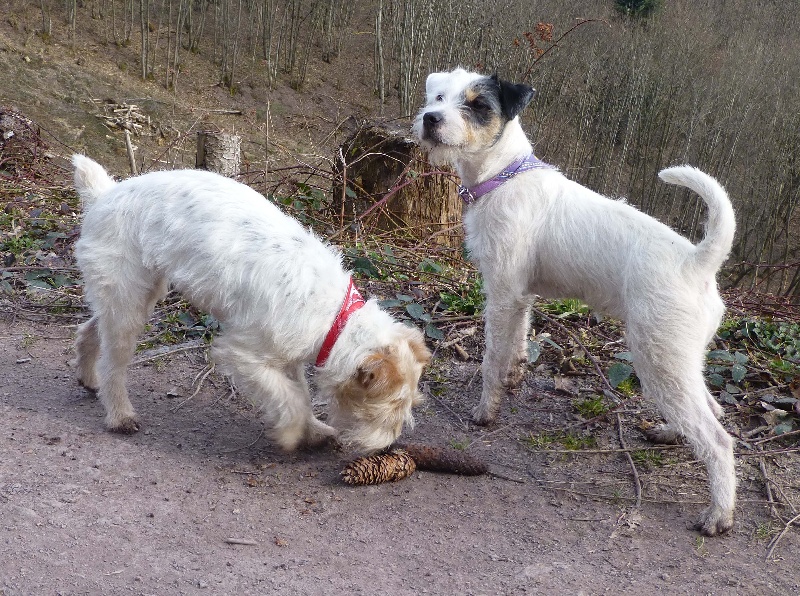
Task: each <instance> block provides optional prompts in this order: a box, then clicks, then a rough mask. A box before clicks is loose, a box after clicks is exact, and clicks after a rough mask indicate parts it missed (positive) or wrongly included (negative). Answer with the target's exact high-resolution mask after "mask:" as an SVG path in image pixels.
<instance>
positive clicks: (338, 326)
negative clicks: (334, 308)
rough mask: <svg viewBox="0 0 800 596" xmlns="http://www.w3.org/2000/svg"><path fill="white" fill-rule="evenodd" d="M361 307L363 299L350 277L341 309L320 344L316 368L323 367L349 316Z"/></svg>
mask: <svg viewBox="0 0 800 596" xmlns="http://www.w3.org/2000/svg"><path fill="white" fill-rule="evenodd" d="M362 306H364V298H363V297H362V296H361V294H359V293H358V289H356V287H355V286H354V285H353V278H352V277H351V278H350V283H349V284H347V293H346V294H345V296H344V302H342V308H340V309H339V314H338V315H336V318H335V319H334V320H333V325H331V329H330V331H328V335H326V336H325V341H324V342H322V347H321V348H320V349H319V355H318V356H317V362H316V366H317V367H321V366H324V365H325V362H326V361H327V360H328V356H330V354H331V350H332V349H333V344H335V343H336V340H337V339H339V335H341V333H342V329H344V326H345V325H346V324H347V320H348V319H349V318H350V315H352V314H353V313H354V312H356V311H357V310H358V309H359V308H361V307H362Z"/></svg>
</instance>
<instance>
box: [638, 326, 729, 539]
mask: <svg viewBox="0 0 800 596" xmlns="http://www.w3.org/2000/svg"><path fill="white" fill-rule="evenodd" d="M681 343H683V345H681ZM686 343H687V342H675V343H674V344H672V345H675V346H680V350H685V352H684V353H680V352H677V351H676V352H675V353H672V354H668V353H665V350H664V348H663V346H666V345H670V342H669V340H668V339H667V340H664V339H663V338H662V342H660V345H661V346H662V347H661V348H660V349H657V348H656V349H653V350H644V351H643V350H642V349H641V346H640V345H639V346H637V345H636V344H637V342H635V341H631V334H630V326H629V345H630V347H631V351H632V352H633V355H634V365H635V367H636V372H637V374H638V375H639V379H640V380H641V382H642V389H643V392H644V394H645V395H647V396H650V397H652V398H653V399H655V401H656V404H657V405H658V407H659V410H661V413H662V414H663V416H664V418H666V420H667V422H668V424H669V428H670V429H672V430H673V431H674V432H675V433H677V434H680V435H682V436H683V437H685V438H686V440H687V441H688V443H689V444H690V445H691V446H692V448H693V449H694V452H695V454H696V455H697V457H698V459H700V460H701V461H702V462H703V463H704V464H705V466H706V470H707V472H708V480H709V485H710V488H711V505H710V506H709V507H708V508H707V509H706V510H705V511H704V512H703V513H702V515H701V517H700V521H699V522H698V523H697V525H696V528H697V529H698V530H700V531H701V532H702V533H703V534H705V535H706V536H715V535H717V534H722V533H725V532H727V531H728V530H730V529H731V528H732V527H733V511H734V506H735V501H736V473H735V470H734V459H733V439H732V438H731V436H730V435H729V434H728V433H727V432H726V431H725V429H724V428H723V426H722V425H721V424H720V422H719V421H718V420H717V416H716V414H717V413H719V412H720V411H721V408H719V406H717V408H716V409H715V408H712V407H711V405H710V403H709V398H710V394H709V393H708V390H707V389H706V387H705V383H704V379H703V374H702V367H701V358H702V357H701V356H698V355H697V354H698V353H699V352H700V351H701V350H700V349H699V342H698V346H696V347H697V348H698V349H691V348H692V347H691V346H687V345H686ZM653 347H654V348H655V346H653Z"/></svg>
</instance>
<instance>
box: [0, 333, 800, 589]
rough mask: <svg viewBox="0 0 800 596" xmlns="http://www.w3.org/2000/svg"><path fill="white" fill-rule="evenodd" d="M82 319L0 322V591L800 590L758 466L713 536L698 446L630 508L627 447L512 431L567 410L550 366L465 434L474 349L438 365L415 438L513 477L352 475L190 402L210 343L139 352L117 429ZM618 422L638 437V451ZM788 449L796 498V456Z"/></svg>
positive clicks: (789, 540)
mask: <svg viewBox="0 0 800 596" xmlns="http://www.w3.org/2000/svg"><path fill="white" fill-rule="evenodd" d="M71 333H72V330H71V329H70V328H69V327H65V326H61V325H55V324H51V325H42V324H32V323H16V324H8V323H2V324H0V375H2V378H3V379H4V380H5V382H4V384H3V387H2V389H0V520H1V521H0V594H2V595H10V594H122V593H132V594H159V595H164V594H192V593H209V594H234V593H235V594H271V593H280V594H378V593H382V594H392V595H402V594H426V593H428V594H487V595H497V594H521V593H532V594H601V593H610V594H623V593H624V594H644V593H653V592H655V593H659V594H684V593H685V594H698V593H703V594H797V593H800V572H798V570H797V565H796V556H797V552H798V548H800V533H798V532H797V530H792V531H789V532H787V533H786V535H785V536H784V537H783V539H782V540H781V542H780V544H779V546H778V547H777V548H776V551H775V559H776V560H772V561H768V562H767V561H765V555H766V552H767V543H768V540H769V537H767V538H759V536H760V534H759V531H763V530H764V529H765V528H771V531H772V534H773V535H774V534H775V532H776V531H779V530H780V529H782V525H780V524H778V523H777V522H774V521H773V522H770V518H769V515H768V511H767V508H766V506H765V505H764V503H763V501H764V495H763V483H762V481H761V478H760V477H759V476H758V469H757V467H753V465H751V462H749V460H748V461H745V460H744V459H741V458H740V459H739V460H738V471H740V472H741V485H740V488H739V499H740V501H741V504H740V507H739V509H738V517H737V524H736V527H735V530H734V532H733V533H732V534H731V535H730V536H726V537H723V538H718V539H707V540H703V539H702V538H699V537H698V535H697V534H696V533H695V532H693V531H690V530H688V529H687V527H686V526H687V525H688V524H690V522H691V521H692V519H693V517H694V516H695V514H696V513H697V512H698V511H699V510H700V508H701V507H702V505H700V504H694V502H704V501H705V499H706V494H705V490H706V489H705V474H704V471H703V470H702V468H700V467H699V465H697V464H693V463H690V460H691V459H692V458H691V455H690V453H689V452H688V451H687V450H685V449H678V450H674V451H670V452H668V453H669V454H670V455H669V458H667V459H666V461H667V462H668V465H661V466H656V467H653V468H642V469H640V474H641V475H642V480H643V483H644V498H645V501H644V504H643V505H642V507H641V509H640V510H639V511H638V512H636V511H632V510H631V509H630V508H628V507H626V506H625V504H630V501H629V500H626V499H627V497H630V496H631V495H632V483H631V480H630V468H628V464H627V462H626V461H625V459H624V458H623V457H622V456H621V455H620V454H618V453H617V454H614V453H612V454H596V455H578V456H572V455H563V454H553V453H550V454H545V453H541V452H540V451H537V450H534V449H532V448H531V447H529V446H527V445H526V444H525V443H524V442H523V441H520V440H519V439H520V437H521V436H525V435H526V434H528V433H530V432H531V431H533V432H538V431H541V430H543V429H544V428H546V427H547V426H548V425H551V426H552V425H556V426H558V425H562V426H563V425H564V424H566V423H568V411H569V399H568V398H564V397H557V396H554V395H552V394H550V393H548V392H546V391H545V390H544V388H545V387H546V381H544V380H539V379H535V378H533V377H531V378H530V379H528V380H527V381H526V385H525V387H524V388H523V389H522V390H521V391H520V393H519V394H517V395H516V396H514V397H513V398H512V400H511V402H510V404H507V405H506V408H505V410H504V418H503V420H502V422H501V423H500V424H499V425H498V426H497V427H495V428H493V429H488V430H486V429H480V428H474V427H472V425H467V426H465V425H464V424H463V423H462V421H466V420H467V419H468V412H469V407H470V406H471V405H472V404H473V403H474V402H475V400H476V399H477V385H478V383H477V382H472V384H470V380H471V379H472V377H473V375H474V373H475V367H476V366H477V364H476V363H475V362H472V361H470V362H468V363H465V364H456V363H455V362H451V361H447V360H437V361H436V362H435V363H434V367H433V368H432V370H431V372H430V374H428V375H427V377H426V378H427V380H428V383H429V386H428V387H429V389H430V390H431V398H430V399H429V401H428V403H427V405H426V406H425V407H424V408H423V409H422V410H421V411H420V412H419V415H418V425H417V428H416V430H415V431H413V433H411V434H410V435H408V436H407V437H405V438H407V439H412V440H415V441H420V442H426V443H431V444H434V443H435V444H445V445H446V444H448V443H450V444H453V443H458V444H459V445H461V446H464V445H467V444H468V445H469V446H468V449H469V451H470V453H472V454H474V455H476V456H479V457H481V458H483V459H484V460H486V461H487V462H489V463H490V464H491V465H492V468H493V470H494V471H496V472H498V473H499V474H500V475H502V476H506V477H508V478H513V479H517V480H519V481H520V482H515V481H512V480H509V479H505V478H501V477H498V476H481V477H475V478H462V477H455V476H446V475H436V474H431V473H425V472H418V473H416V474H415V475H414V476H412V477H411V478H410V479H407V480H405V481H402V482H399V483H397V484H384V485H379V486H374V487H355V488H353V487H348V486H345V485H343V484H342V483H341V482H340V481H339V478H338V471H339V470H340V469H341V467H342V465H343V462H344V461H345V460H344V458H345V456H344V455H342V454H337V453H330V452H327V453H300V454H296V455H283V454H281V453H279V452H278V451H277V450H276V449H275V448H273V446H272V445H270V444H269V442H268V441H267V440H266V439H265V438H264V436H263V434H262V427H261V425H260V423H259V422H258V421H256V420H255V417H254V415H253V413H252V412H251V411H250V410H249V409H248V408H246V407H244V406H242V404H241V403H240V401H239V399H238V398H235V399H234V398H231V397H230V394H229V391H228V388H227V386H226V384H225V382H224V380H223V379H220V378H216V377H214V376H213V375H212V376H210V377H209V378H208V379H207V380H206V382H205V384H204V385H203V388H202V390H201V391H200V392H199V393H198V394H197V395H196V396H195V397H194V398H192V399H191V400H190V401H188V402H186V401H185V400H186V398H187V397H188V396H189V395H191V393H192V391H193V390H192V380H193V379H194V378H195V376H196V375H197V374H198V373H199V372H201V371H202V369H203V365H204V363H203V356H202V353H201V352H200V351H198V350H195V351H187V352H183V353H180V354H176V355H174V356H170V357H169V358H167V359H165V360H163V361H158V362H157V363H156V362H153V363H149V364H146V365H140V366H136V367H134V368H133V370H132V372H131V379H130V386H131V388H132V397H133V401H134V404H135V405H136V406H137V407H138V410H139V412H140V415H141V418H142V422H143V428H144V430H143V431H142V432H140V433H138V434H137V435H135V436H130V437H126V436H118V435H113V434H110V433H107V432H105V431H104V430H103V425H102V412H101V407H100V405H99V404H98V403H96V401H95V400H94V398H91V397H89V396H88V395H87V394H86V393H85V392H84V391H83V390H82V389H80V388H79V387H78V385H77V383H76V382H75V379H74V376H73V375H72V373H71V371H70V370H69V368H68V366H67V364H66V361H67V360H68V358H69V355H68V350H69V349H70V343H71V342H70V339H69V338H70V336H71ZM433 379H436V381H435V382H434V380H433ZM479 379H480V378H479V376H478V377H477V378H476V381H479ZM168 394H169V395H168ZM174 394H177V396H173V395H174ZM184 402H185V403H184ZM179 406H180V407H179ZM625 420H626V430H627V431H630V435H631V436H630V437H628V442H629V443H631V444H637V445H638V444H641V441H640V440H639V439H638V438H637V437H636V436H635V433H634V431H633V430H631V427H632V422H629V421H628V420H627V417H625ZM615 432H616V430H615V428H614V426H613V425H605V426H604V427H601V428H600V429H598V431H597V439H598V447H608V448H615V447H618V446H619V445H618V443H616V441H615V436H616V435H615ZM778 463H779V464H780V465H784V466H785V468H784V469H785V471H786V473H787V480H786V486H787V490H788V489H792V490H793V491H794V493H793V495H794V496H795V497H796V496H797V491H799V490H800V486H798V484H797V463H796V459H787V460H785V461H783V462H781V461H780V460H778ZM791 473H793V474H794V477H793V479H792V477H790V476H788V474H791ZM564 489H566V490H564ZM589 495H604V496H605V498H601V499H599V498H596V497H592V496H589ZM613 497H616V498H617V499H618V500H619V501H620V502H619V503H618V504H614V503H613V502H612V500H613ZM653 501H670V502H666V503H664V502H653ZM676 501H680V502H676ZM795 502H797V499H795ZM770 523H771V524H772V525H771V526H769V525H768V524H770ZM759 529H760V530H759ZM230 539H237V540H240V541H252V544H229V543H228V542H226V541H228V540H230Z"/></svg>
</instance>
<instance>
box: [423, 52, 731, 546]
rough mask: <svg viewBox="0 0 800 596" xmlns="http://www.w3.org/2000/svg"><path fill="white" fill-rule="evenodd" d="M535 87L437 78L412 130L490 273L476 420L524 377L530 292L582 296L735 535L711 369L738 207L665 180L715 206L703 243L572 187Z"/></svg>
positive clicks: (696, 182) (680, 172) (726, 448)
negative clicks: (445, 167)
mask: <svg viewBox="0 0 800 596" xmlns="http://www.w3.org/2000/svg"><path fill="white" fill-rule="evenodd" d="M534 93H535V92H534V90H533V89H532V88H531V87H529V86H527V85H517V84H513V83H508V82H506V81H503V80H500V79H498V78H497V77H496V76H494V77H488V76H483V75H480V74H477V73H472V72H467V71H465V70H463V69H460V68H459V69H456V70H454V71H452V72H440V73H433V74H431V75H429V76H428V79H427V82H426V95H427V102H426V105H425V106H424V107H423V108H422V109H421V110H420V112H419V114H418V116H417V117H416V119H415V121H414V125H413V132H414V134H415V135H416V136H417V138H419V140H420V141H421V143H422V145H423V147H425V148H426V149H427V150H428V152H429V157H430V159H431V161H433V162H436V163H447V164H450V165H452V166H453V167H454V168H455V169H456V171H457V172H458V175H459V176H460V177H461V180H462V184H463V186H462V187H461V188H460V191H459V192H460V194H461V196H462V197H463V198H464V201H465V202H466V203H467V205H466V206H465V212H464V229H465V231H466V244H467V248H468V250H469V254H470V258H471V259H472V260H473V261H474V262H475V263H476V264H477V266H478V268H479V269H480V272H481V274H482V276H483V279H484V287H485V291H486V311H485V319H486V352H485V355H484V360H483V367H482V372H483V391H482V394H481V400H480V403H479V404H478V405H477V407H476V408H475V409H474V411H473V415H474V418H475V420H476V421H477V422H478V423H481V424H487V423H490V422H492V421H494V420H495V419H496V417H497V414H498V410H499V406H500V401H501V398H502V396H503V394H504V392H505V390H506V388H508V387H509V386H514V385H516V384H518V383H519V382H520V381H521V379H522V373H523V372H524V368H522V367H520V363H522V362H525V360H526V338H527V335H528V328H529V310H530V309H529V306H530V304H531V301H532V300H533V298H534V296H535V295H540V296H543V297H546V298H565V297H573V298H579V299H581V300H584V301H585V302H587V303H588V304H590V305H591V306H592V307H593V308H595V309H597V310H599V311H602V312H605V313H606V314H608V315H610V316H613V317H615V318H619V319H622V320H624V321H625V322H626V324H627V325H626V329H627V331H626V341H627V343H628V346H629V348H630V350H631V352H632V353H633V357H634V365H635V367H636V373H637V375H638V377H639V379H640V381H641V384H642V389H643V392H644V394H645V395H648V396H650V397H652V398H653V399H654V400H655V401H656V403H657V404H658V407H659V409H660V411H661V412H662V414H663V415H664V417H665V418H666V420H667V422H668V424H667V425H663V426H662V427H660V428H659V429H658V430H657V431H655V432H653V433H651V435H652V438H654V439H656V440H661V441H671V440H675V439H677V438H678V437H679V436H683V437H685V438H686V439H687V440H688V442H689V443H691V445H692V446H693V448H694V450H695V452H696V454H697V456H698V457H699V458H700V459H701V460H702V461H703V462H704V463H705V465H706V468H707V470H708V475H709V482H710V486H711V505H710V507H708V508H707V509H706V510H705V511H704V512H703V514H702V516H701V517H700V521H699V522H698V524H697V528H698V529H699V530H700V531H702V533H703V534H706V535H708V536H713V535H716V534H719V533H723V532H727V531H728V530H730V529H731V527H732V525H733V512H734V504H735V498H736V476H735V473H734V461H733V440H732V439H731V437H730V435H729V434H728V433H727V432H726V431H725V429H724V428H723V427H722V425H721V424H720V423H719V421H718V420H717V418H719V417H720V416H721V415H722V408H721V407H720V406H719V404H717V402H716V401H715V400H714V398H713V397H712V396H711V394H710V393H709V392H708V389H707V388H706V385H705V381H704V379H703V363H704V354H705V350H706V346H707V345H708V343H709V341H710V340H711V338H712V337H713V334H714V333H715V331H716V329H717V327H718V325H719V323H720V321H721V318H722V315H723V312H724V310H725V307H724V304H723V302H722V299H721V298H720V296H719V292H718V290H717V283H716V279H715V277H716V273H717V271H718V270H719V268H720V266H721V265H722V263H723V261H724V260H725V258H726V257H727V255H728V252H729V251H730V248H731V245H732V242H733V235H734V231H735V227H736V224H735V219H734V213H733V208H732V207H731V203H730V201H729V199H728V197H727V195H726V193H725V191H724V190H723V188H722V187H721V186H720V185H719V184H718V183H717V182H716V181H715V180H714V179H713V178H711V177H710V176H708V175H706V174H704V173H703V172H701V171H699V170H697V169H695V168H693V167H690V166H679V167H672V168H668V169H665V170H663V171H662V172H661V173H660V174H659V176H660V177H661V179H662V180H664V181H665V182H669V183H671V184H677V185H680V186H684V187H687V188H690V189H691V190H693V191H695V192H696V193H697V194H699V195H700V196H701V197H702V198H703V200H704V201H705V203H706V205H707V206H708V212H709V215H708V223H707V226H706V235H705V238H704V239H703V240H702V241H701V242H700V243H699V244H697V245H696V246H695V245H693V244H692V243H691V242H689V241H688V240H687V239H686V238H684V237H683V236H680V235H679V234H677V233H676V232H674V231H673V230H672V229H670V228H669V227H667V226H666V225H664V224H662V223H660V222H658V221H657V220H655V219H653V218H652V217H650V216H648V215H645V214H644V213H642V212H640V211H638V210H636V209H635V208H634V207H632V206H630V205H628V204H626V203H625V202H624V201H619V200H612V199H608V198H606V197H603V196H601V195H599V194H597V193H595V192H593V191H591V190H589V189H587V188H585V187H583V186H581V185H579V184H578V183H576V182H573V181H571V180H569V179H567V178H566V177H564V176H563V175H562V174H561V172H559V171H558V169H557V168H555V167H553V166H551V165H549V164H546V163H544V162H542V161H540V160H539V159H537V158H536V157H534V155H533V148H532V146H531V144H530V142H529V141H528V139H527V137H526V136H525V133H524V131H523V129H522V126H521V125H520V123H519V119H518V117H517V115H518V114H519V113H520V112H521V111H522V110H523V109H524V108H525V106H527V105H528V103H529V102H530V101H531V99H532V98H533V96H534Z"/></svg>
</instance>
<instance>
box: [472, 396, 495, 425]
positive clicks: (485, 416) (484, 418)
mask: <svg viewBox="0 0 800 596" xmlns="http://www.w3.org/2000/svg"><path fill="white" fill-rule="evenodd" d="M495 420H497V408H496V407H487V406H486V405H484V403H483V402H481V403H479V404H478V405H477V406H475V407H474V408H472V421H473V422H474V423H475V424H479V425H480V426H488V425H490V424H492V423H494V421H495Z"/></svg>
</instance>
